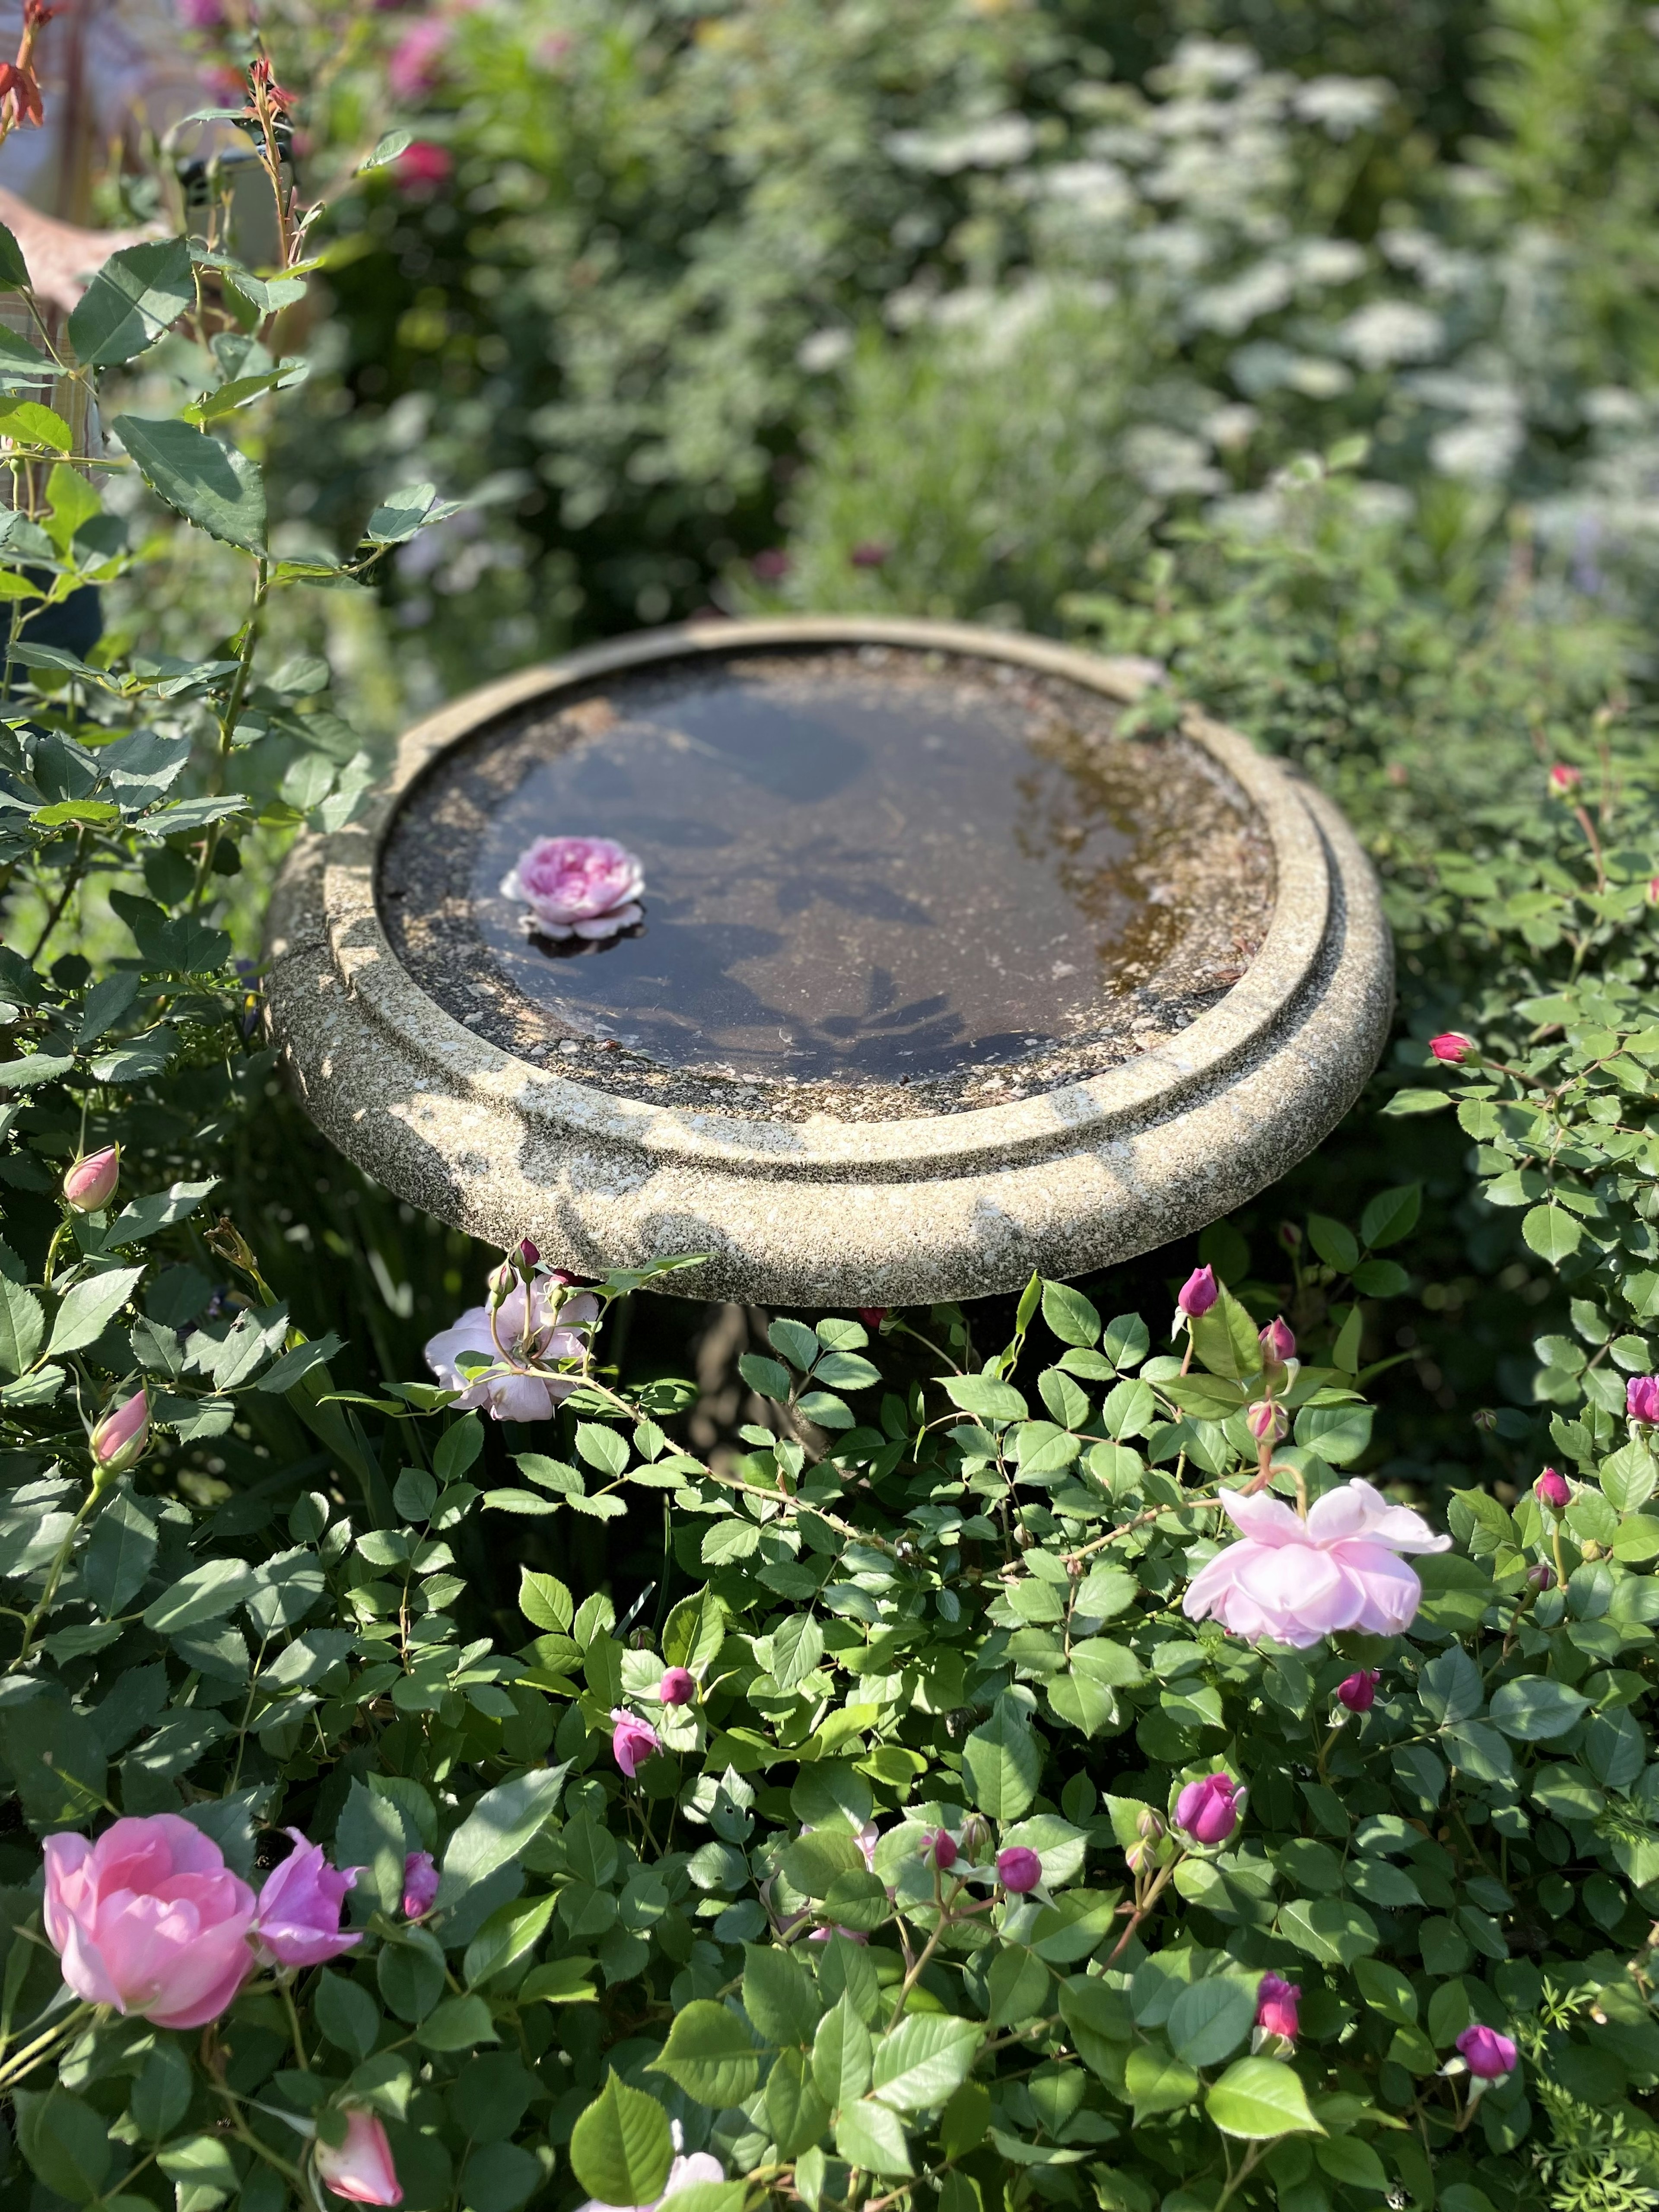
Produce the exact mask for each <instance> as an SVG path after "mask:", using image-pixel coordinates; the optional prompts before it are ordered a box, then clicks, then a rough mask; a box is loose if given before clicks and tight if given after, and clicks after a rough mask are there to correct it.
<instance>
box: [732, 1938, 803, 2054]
mask: <svg viewBox="0 0 1659 2212" xmlns="http://www.w3.org/2000/svg"><path fill="white" fill-rule="evenodd" d="M743 2008H744V2011H745V2012H746V2013H747V2014H748V2015H749V2018H750V2021H751V2022H752V2023H753V2026H754V2028H755V2032H756V2033H757V2034H758V2035H761V2036H763V2037H764V2039H766V2041H767V2042H768V2043H769V2044H771V2045H775V2046H776V2047H778V2048H780V2049H781V2048H782V2047H784V2046H785V2045H790V2044H799V2045H803V2046H804V2045H809V2044H810V2043H811V2040H812V2038H813V2036H814V2035H815V2034H816V2033H817V2025H818V1998H817V1990H816V1989H815V1988H814V1987H813V1984H812V1981H811V1976H810V1975H809V1974H807V1972H805V1969H804V1968H803V1967H800V1966H797V1965H796V1963H795V1961H794V1960H793V1959H792V1958H791V1957H790V1955H789V1954H788V1953H787V1951H781V1950H779V1949H778V1948H776V1947H775V1945H770V1944H769V1945H764V1946H763V1945H760V1944H756V1943H748V1944H745V1945H744V1970H743Z"/></svg>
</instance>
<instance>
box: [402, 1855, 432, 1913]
mask: <svg viewBox="0 0 1659 2212" xmlns="http://www.w3.org/2000/svg"><path fill="white" fill-rule="evenodd" d="M437 1894H438V1869H437V1866H436V1864H435V1862H434V1859H433V1857H432V1854H431V1852H430V1851H410V1854H409V1856H408V1857H407V1858H406V1859H405V1860H404V1919H405V1920H418V1919H420V1918H421V1917H422V1914H424V1913H428V1912H429V1911H431V1910H432V1902H433V1899H435V1897H436V1896H437Z"/></svg>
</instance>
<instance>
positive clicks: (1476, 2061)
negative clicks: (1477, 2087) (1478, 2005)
mask: <svg viewBox="0 0 1659 2212" xmlns="http://www.w3.org/2000/svg"><path fill="white" fill-rule="evenodd" d="M1457 2048H1458V2050H1459V2051H1461V2052H1462V2055H1463V2058H1464V2061H1465V2063H1467V2065H1468V2069H1469V2071H1470V2073H1471V2074H1473V2075H1475V2076H1476V2077H1477V2079H1479V2080H1480V2081H1502V2080H1503V2079H1504V2075H1507V2074H1513V2073H1514V2071H1515V2061H1516V2047H1515V2045H1514V2044H1513V2043H1512V2042H1511V2041H1510V2039H1509V2037H1508V2036H1507V2035H1500V2034H1499V2033H1498V2030H1497V2029H1496V2028H1495V2027H1480V2026H1476V2027H1466V2028H1465V2029H1464V2030H1463V2033H1462V2035H1460V2036H1459V2037H1458V2039H1457Z"/></svg>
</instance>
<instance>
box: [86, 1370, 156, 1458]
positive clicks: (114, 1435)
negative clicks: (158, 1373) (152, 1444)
mask: <svg viewBox="0 0 1659 2212" xmlns="http://www.w3.org/2000/svg"><path fill="white" fill-rule="evenodd" d="M88 1443H89V1444H90V1446H91V1449H92V1456H93V1459H94V1462H95V1464H96V1466H97V1468H98V1471H99V1473H100V1474H101V1475H106V1476H108V1475H116V1474H125V1473H126V1471H127V1469H128V1468H130V1467H132V1466H135V1465H136V1464H137V1462H138V1461H139V1460H141V1459H142V1458H143V1455H144V1453H145V1451H146V1449H148V1447H149V1392H148V1391H147V1390H135V1391H134V1392H133V1394H132V1395H131V1397H130V1398H128V1399H125V1400H124V1401H123V1402H122V1403H121V1404H120V1405H118V1407H116V1408H115V1410H114V1411H113V1413H106V1414H105V1416H104V1418H103V1419H102V1420H101V1421H99V1422H96V1423H95V1424H94V1427H93V1431H92V1435H91V1436H90V1437H89V1438H88Z"/></svg>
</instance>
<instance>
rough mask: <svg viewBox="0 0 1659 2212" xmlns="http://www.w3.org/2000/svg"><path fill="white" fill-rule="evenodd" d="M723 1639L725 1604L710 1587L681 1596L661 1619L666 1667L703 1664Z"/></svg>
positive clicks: (698, 1665) (717, 1648) (724, 1634)
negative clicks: (688, 1595) (662, 1621)
mask: <svg viewBox="0 0 1659 2212" xmlns="http://www.w3.org/2000/svg"><path fill="white" fill-rule="evenodd" d="M725 1641H726V1607H724V1606H723V1605H722V1604H721V1603H720V1600H719V1599H718V1598H717V1597H716V1596H715V1595H714V1592H713V1590H708V1589H702V1590H698V1591H696V1593H695V1594H694V1595H692V1596H690V1597H685V1598H682V1599H681V1600H680V1601H679V1603H678V1605H677V1606H676V1607H674V1609H673V1611H672V1612H671V1613H670V1614H669V1616H668V1618H667V1620H665V1622H664V1623H663V1631H662V1656H663V1660H664V1663H665V1665H667V1666H670V1667H689V1668H691V1669H692V1671H693V1672H694V1673H695V1672H696V1669H697V1668H699V1667H706V1666H707V1665H708V1662H709V1661H710V1660H711V1659H713V1658H714V1656H715V1655H716V1653H717V1652H718V1651H719V1650H720V1645H721V1644H723V1643H724V1642H725Z"/></svg>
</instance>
